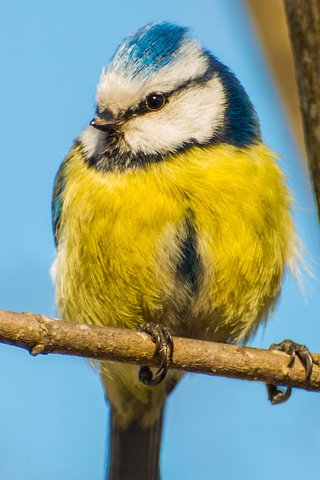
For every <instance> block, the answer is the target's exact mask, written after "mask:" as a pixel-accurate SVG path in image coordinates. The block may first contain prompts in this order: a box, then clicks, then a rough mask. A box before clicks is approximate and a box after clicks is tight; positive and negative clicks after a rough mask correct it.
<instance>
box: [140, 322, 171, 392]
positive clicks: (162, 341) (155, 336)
mask: <svg viewBox="0 0 320 480" xmlns="http://www.w3.org/2000/svg"><path fill="white" fill-rule="evenodd" d="M139 330H140V331H141V332H144V333H147V334H148V335H150V337H151V339H152V341H153V342H154V343H155V344H156V348H155V352H154V354H155V355H160V357H161V362H160V366H159V368H158V370H157V371H156V372H155V374H153V373H152V371H151V370H150V368H149V367H147V366H143V367H140V370H139V380H140V382H142V383H143V384H144V385H148V386H152V387H153V386H155V385H159V383H161V382H162V380H163V379H164V378H165V376H166V374H167V371H168V369H169V364H170V359H171V357H172V354H173V340H172V336H171V334H170V331H169V330H168V328H167V327H164V326H162V325H158V324H152V323H146V324H144V325H141V326H140V327H139Z"/></svg>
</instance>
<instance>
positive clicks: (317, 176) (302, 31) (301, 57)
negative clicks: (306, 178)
mask: <svg viewBox="0 0 320 480" xmlns="http://www.w3.org/2000/svg"><path fill="white" fill-rule="evenodd" d="M285 8H286V13H287V21H288V26H289V32H290V37H291V43H292V48H293V53H294V58H295V65H296V75H297V81H298V87H299V92H300V108H301V111H302V117H303V126H304V136H305V143H306V149H307V154H308V162H309V168H310V171H311V174H312V180H313V185H314V190H315V194H316V200H317V205H318V215H319V218H320V0H285Z"/></svg>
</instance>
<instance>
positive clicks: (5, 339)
mask: <svg viewBox="0 0 320 480" xmlns="http://www.w3.org/2000/svg"><path fill="white" fill-rule="evenodd" d="M0 342H1V343H6V344H10V345H16V346H18V347H22V348H25V349H27V350H28V351H29V352H30V353H31V354H32V355H38V354H47V353H58V354H62V355H75V356H80V357H88V358H93V359H97V360H113V361H118V362H128V363H133V364H138V365H142V364H143V365H150V366H151V365H153V366H157V365H158V364H159V359H158V358H157V357H155V356H154V344H153V343H152V341H151V339H150V338H149V336H148V335H146V334H145V333H140V332H136V331H132V330H125V329H116V328H107V327H97V326H90V325H83V324H76V323H71V322H65V321H63V320H57V319H54V318H49V317H46V316H44V315H38V314H32V313H16V312H10V311H6V310H0ZM312 356H313V360H314V366H313V371H312V375H311V377H310V379H309V380H306V375H305V370H304V368H303V366H302V364H301V362H300V360H298V359H296V360H295V362H294V365H293V367H291V368H288V363H289V356H288V355H286V354H285V353H282V352H275V351H269V350H262V349H257V348H248V347H240V346H235V345H227V344H220V343H214V342H205V341H200V340H191V339H187V338H178V337H175V338H174V354H173V358H172V363H171V367H172V368H175V369H178V370H185V371H188V372H195V373H204V374H207V375H220V376H225V377H229V378H240V379H246V380H254V381H261V382H266V383H273V384H276V385H289V384H290V385H292V386H294V387H298V388H303V389H305V390H314V391H320V355H318V354H317V355H316V354H313V355H312Z"/></svg>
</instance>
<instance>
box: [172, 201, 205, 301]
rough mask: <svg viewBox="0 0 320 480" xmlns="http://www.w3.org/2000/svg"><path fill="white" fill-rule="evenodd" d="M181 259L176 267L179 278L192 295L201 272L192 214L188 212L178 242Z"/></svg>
mask: <svg viewBox="0 0 320 480" xmlns="http://www.w3.org/2000/svg"><path fill="white" fill-rule="evenodd" d="M180 251H181V257H180V261H179V263H178V265H177V274H178V276H179V278H180V279H181V280H182V281H184V282H186V283H188V284H189V286H190V291H191V293H194V292H195V290H196V288H197V285H198V278H199V275H200V271H201V262H200V257H199V254H198V251H197V234H196V230H195V226H194V221H193V212H192V211H191V210H190V211H188V215H187V218H186V221H185V235H184V237H183V238H182V239H181V240H180Z"/></svg>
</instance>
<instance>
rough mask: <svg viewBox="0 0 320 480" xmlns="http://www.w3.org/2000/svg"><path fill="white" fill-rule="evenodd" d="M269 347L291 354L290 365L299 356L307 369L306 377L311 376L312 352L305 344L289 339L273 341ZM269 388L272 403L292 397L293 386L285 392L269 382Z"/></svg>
mask: <svg viewBox="0 0 320 480" xmlns="http://www.w3.org/2000/svg"><path fill="white" fill-rule="evenodd" d="M269 349H270V350H277V351H278V352H284V353H287V354H288V355H290V361H289V363H288V367H292V365H293V363H294V359H295V357H296V356H298V357H299V358H300V360H301V363H302V365H303V366H304V369H305V371H306V378H307V379H309V378H310V375H311V372H312V366H313V360H312V356H311V353H310V352H309V350H308V349H307V347H306V346H305V345H300V344H299V343H295V342H293V341H292V340H289V339H287V340H284V341H283V342H281V343H273V344H272V345H270V347H269ZM267 390H268V397H269V400H270V402H271V403H272V405H277V404H279V403H283V402H286V401H287V400H288V399H289V398H290V395H291V392H292V387H291V386H290V385H289V386H288V387H287V388H286V390H285V391H284V392H283V391H282V390H280V389H279V388H278V387H277V386H276V385H272V384H267Z"/></svg>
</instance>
